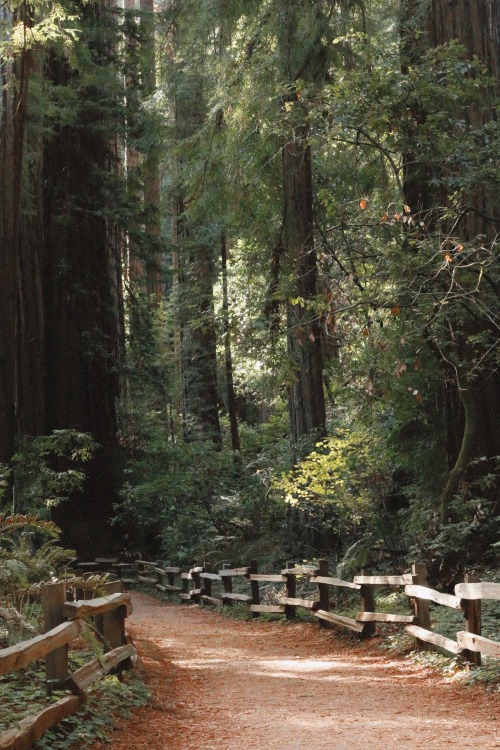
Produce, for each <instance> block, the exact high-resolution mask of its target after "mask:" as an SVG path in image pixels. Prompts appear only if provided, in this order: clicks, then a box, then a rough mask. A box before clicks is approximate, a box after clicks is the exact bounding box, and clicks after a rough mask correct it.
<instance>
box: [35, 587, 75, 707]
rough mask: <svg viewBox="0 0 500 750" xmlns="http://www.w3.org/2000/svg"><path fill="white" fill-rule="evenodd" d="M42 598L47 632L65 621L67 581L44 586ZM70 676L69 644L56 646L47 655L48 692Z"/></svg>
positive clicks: (46, 675)
mask: <svg viewBox="0 0 500 750" xmlns="http://www.w3.org/2000/svg"><path fill="white" fill-rule="evenodd" d="M40 600H41V604H42V610H43V623H44V628H45V632H47V631H48V630H52V628H55V627H57V625H61V623H63V622H64V621H65V617H64V614H63V607H64V604H65V602H66V583H65V581H61V583H49V584H46V585H45V586H42V588H41V592H40ZM67 677H68V645H67V644H66V645H65V646H60V648H56V649H55V650H54V651H52V652H51V653H50V654H47V656H46V657H45V679H46V682H47V693H49V694H50V692H51V690H52V687H57V686H58V685H60V684H61V683H62V682H64V680H66V679H67Z"/></svg>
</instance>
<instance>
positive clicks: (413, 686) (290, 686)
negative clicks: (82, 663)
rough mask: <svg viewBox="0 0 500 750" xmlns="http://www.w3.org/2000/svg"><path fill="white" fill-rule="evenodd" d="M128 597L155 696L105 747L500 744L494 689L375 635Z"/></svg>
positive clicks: (273, 749) (381, 748) (317, 748)
mask: <svg viewBox="0 0 500 750" xmlns="http://www.w3.org/2000/svg"><path fill="white" fill-rule="evenodd" d="M133 604H134V614H133V616H132V617H131V618H130V621H129V628H130V631H131V632H132V634H133V636H134V640H135V642H136V645H137V647H138V650H139V657H140V663H141V667H140V669H141V672H142V674H143V676H144V678H145V680H146V681H147V682H148V683H149V685H150V687H151V689H152V692H153V703H152V705H150V706H148V707H146V708H143V709H138V710H137V711H136V714H135V718H134V720H132V721H129V722H125V723H122V724H121V725H119V727H118V729H117V730H116V731H115V732H114V733H113V738H112V739H113V741H112V745H111V749H112V750H125V749H126V750H278V749H279V750H361V749H362V748H367V750H368V748H369V750H395V749H396V748H398V750H418V749H419V748H422V749H423V748H425V749H426V750H429V749H431V748H435V749H436V750H437V749H438V748H439V750H443V749H444V748H447V747H450V748H451V747H454V748H459V749H460V750H462V749H463V748H475V750H492V749H493V748H500V725H499V722H498V719H499V718H500V697H499V696H498V695H496V696H491V695H488V694H486V693H485V692H484V691H483V690H480V689H477V690H476V689H473V690H470V689H467V690H465V689H464V688H463V687H462V686H460V685H457V684H454V683H450V682H446V681H445V680H442V679H441V678H439V677H437V676H436V675H435V674H431V673H430V672H429V670H426V669H423V668H420V667H418V666H415V665H411V664H409V663H406V662H405V661H403V660H399V659H391V658H388V657H387V656H385V655H384V654H382V653H381V652H380V650H378V649H377V648H376V647H375V646H373V645H372V644H359V645H354V646H352V647H349V648H346V645H345V643H342V641H341V639H338V637H336V634H335V632H334V631H333V630H320V629H319V628H317V627H316V626H314V625H312V624H306V623H293V624H290V623H287V624H285V625H284V624H281V623H279V622H274V623H273V622H258V621H253V622H239V621H234V620H230V619H228V618H225V617H222V616H220V615H217V614H215V613H213V612H209V611H206V610H205V609H201V608H198V607H188V606H186V607H182V606H179V605H169V604H165V603H162V602H160V601H157V600H155V599H152V598H150V597H147V596H144V595H141V594H133ZM102 747H108V748H109V747H110V746H109V745H107V746H104V745H103V746H102ZM100 748H101V746H95V747H94V748H93V750H100Z"/></svg>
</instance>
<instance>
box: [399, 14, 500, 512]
mask: <svg viewBox="0 0 500 750" xmlns="http://www.w3.org/2000/svg"><path fill="white" fill-rule="evenodd" d="M414 6H415V3H414V2H413V0H409V2H408V3H407V4H406V7H407V11H408V16H411V13H412V12H413V11H414ZM424 32H425V33H424V34H423V35H421V37H420V39H419V41H418V43H415V42H414V43H413V47H412V45H411V42H410V43H408V41H407V42H406V44H404V45H403V47H404V48H405V49H406V61H407V63H408V64H416V65H418V64H419V63H420V62H421V61H422V60H421V56H422V53H423V52H425V51H426V50H429V49H432V48H434V47H437V46H441V45H447V44H448V43H450V42H453V41H457V42H459V43H460V44H461V45H463V47H464V48H465V56H466V58H467V59H468V60H473V59H474V58H476V59H477V60H479V61H480V62H481V63H483V64H484V66H485V68H486V70H487V72H488V73H489V75H490V76H491V80H492V84H491V88H490V91H489V94H488V96H491V99H490V101H491V102H493V101H494V100H495V98H497V97H498V95H499V92H500V6H499V4H498V2H497V1H496V0H478V2H474V3H471V2H469V0H455V1H454V2H448V0H432V2H431V3H430V5H429V7H428V12H427V19H426V25H425V30H424ZM486 98H487V97H485V102H484V104H485V105H486V106H483V107H479V106H470V107H468V108H467V109H462V111H460V110H459V111H458V112H457V116H459V117H461V118H462V119H463V121H464V122H465V123H466V126H467V127H468V128H469V130H470V131H471V132H473V131H474V130H475V129H480V128H481V127H482V126H483V125H484V124H486V123H487V122H488V121H489V120H492V119H494V118H495V114H494V111H493V107H492V108H488V105H487V102H486ZM418 125H419V121H418V119H417V127H418ZM424 161H425V157H424ZM424 166H425V165H424ZM440 170H441V171H440ZM425 172H427V174H425ZM433 174H434V176H435V177H436V178H437V180H438V181H439V179H441V178H442V177H443V176H444V166H443V165H440V166H437V167H436V166H433V167H432V169H429V170H425V169H422V164H421V165H420V171H418V170H417V168H416V167H415V164H414V163H412V159H411V158H410V159H407V162H406V164H405V191H406V200H407V202H408V203H409V205H410V206H411V208H412V211H413V212H414V213H415V214H416V216H417V217H420V215H421V216H423V217H424V219H425V221H426V222H427V224H428V227H429V229H430V230H431V231H432V230H434V229H438V228H439V229H440V230H441V232H442V235H441V236H444V237H446V236H448V237H450V240H451V241H452V244H453V245H456V246H458V245H459V244H461V246H462V245H463V246H465V247H466V248H467V251H468V252H469V254H470V255H469V257H470V258H471V259H472V260H473V261H474V262H473V263H471V264H470V265H471V266H472V267H473V268H475V269H476V270H470V268H467V267H465V268H463V269H461V268H460V267H458V268H457V269H456V271H455V270H454V269H453V273H454V274H455V283H456V285H457V286H456V287H455V289H456V290H457V292H456V294H457V296H458V298H459V302H458V303H457V304H456V305H455V307H454V308H453V309H451V308H450V312H449V313H448V317H447V319H446V321H445V329H446V332H445V330H443V336H444V338H447V342H446V349H447V353H448V356H447V359H448V362H449V363H451V364H452V366H453V367H452V368H451V369H452V371H453V372H454V373H455V378H456V387H457V390H458V394H459V397H460V400H461V403H462V407H463V414H464V421H463V424H461V420H460V419H458V420H457V419H456V420H454V421H455V425H454V426H455V427H462V432H461V435H460V436H458V443H459V448H458V452H457V453H456V458H455V460H454V463H453V466H452V468H451V470H450V472H449V475H448V479H447V481H446V483H445V487H444V490H443V492H442V495H441V519H442V521H443V523H446V522H447V521H449V520H450V504H451V502H452V500H453V498H454V496H455V495H456V494H457V492H459V491H460V490H461V489H464V490H465V488H466V484H467V482H469V481H470V480H474V479H478V478H480V477H481V474H482V473H483V472H484V471H486V472H487V471H491V470H492V469H493V460H494V456H497V455H499V454H500V428H499V427H498V420H497V419H496V418H495V416H494V415H495V414H496V413H497V411H496V410H497V409H498V408H499V406H500V377H499V374H498V368H497V362H496V361H495V357H494V350H495V347H494V344H493V342H495V341H496V339H497V330H496V328H495V325H494V322H493V320H492V317H491V315H489V310H492V309H495V310H496V309H498V286H497V283H496V281H495V279H492V280H491V281H488V282H485V281H484V279H482V270H479V271H478V270H477V269H482V267H483V266H484V263H485V259H487V256H488V253H489V252H490V251H491V252H493V251H494V247H495V245H496V244H497V242H498V231H499V227H500V207H499V203H498V195H497V191H496V185H495V182H494V181H491V182H488V180H483V181H482V183H481V184H480V185H472V186H471V187H469V186H467V185H466V184H465V187H464V188H463V189H462V192H461V194H460V195H459V196H458V204H456V205H457V206H458V209H459V210H460V211H461V220H460V221H459V222H456V227H455V229H454V231H453V235H452V234H451V232H452V227H451V225H450V222H449V220H448V219H446V218H445V219H442V218H441V219H440V216H439V215H440V214H441V213H442V212H443V209H444V207H446V206H447V205H449V204H451V202H452V199H453V200H455V201H456V200H457V197H456V196H450V195H447V194H446V190H445V183H444V182H443V183H442V186H441V188H440V190H439V191H438V192H436V188H435V185H433V184H432V182H431V178H432V175H433ZM429 197H431V199H432V201H431V204H429ZM429 216H430V217H431V219H430V220H429ZM449 262H450V264H451V263H453V262H454V260H453V259H450V261H449ZM491 272H492V273H493V274H495V273H496V271H495V269H494V268H493V270H492V271H491ZM451 273H452V271H451V270H450V276H451ZM439 291H440V290H435V292H437V293H439ZM441 291H442V290H441ZM476 302H477V303H478V304H476ZM454 442H455V440H449V444H452V443H454ZM480 457H481V458H483V457H484V458H485V459H486V462H485V463H484V469H483V472H481V471H478V470H477V469H474V470H471V462H472V461H473V460H474V459H477V458H480ZM495 491H496V490H495ZM489 494H490V495H491V496H493V494H494V493H491V492H490V493H489Z"/></svg>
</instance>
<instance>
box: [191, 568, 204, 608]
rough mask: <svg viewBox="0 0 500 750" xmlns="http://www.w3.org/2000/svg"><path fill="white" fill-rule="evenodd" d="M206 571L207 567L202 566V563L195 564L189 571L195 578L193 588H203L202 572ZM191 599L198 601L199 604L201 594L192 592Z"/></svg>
mask: <svg viewBox="0 0 500 750" xmlns="http://www.w3.org/2000/svg"><path fill="white" fill-rule="evenodd" d="M204 571H205V568H202V567H201V566H200V565H194V566H193V567H192V568H191V570H190V571H189V572H190V573H191V578H192V579H193V589H195V590H199V589H201V578H200V573H203V572H204ZM191 601H193V602H196V603H197V604H199V602H200V595H199V594H191Z"/></svg>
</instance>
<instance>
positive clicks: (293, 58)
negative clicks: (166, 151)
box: [279, 0, 326, 439]
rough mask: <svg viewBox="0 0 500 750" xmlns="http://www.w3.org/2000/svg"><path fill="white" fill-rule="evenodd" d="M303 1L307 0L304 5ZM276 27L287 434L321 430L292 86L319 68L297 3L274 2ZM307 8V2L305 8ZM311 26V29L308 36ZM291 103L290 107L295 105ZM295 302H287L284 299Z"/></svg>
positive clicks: (308, 216)
mask: <svg viewBox="0 0 500 750" xmlns="http://www.w3.org/2000/svg"><path fill="white" fill-rule="evenodd" d="M308 5H309V4H308ZM279 10H280V21H281V24H282V30H281V34H280V37H279V43H280V58H281V66H282V73H283V77H284V80H285V82H286V85H287V88H288V94H287V96H286V97H285V101H284V111H285V112H287V111H292V110H294V111H295V112H296V113H298V115H297V124H296V125H295V127H294V129H293V131H292V132H290V134H289V135H288V136H287V137H286V141H285V143H284V145H283V149H282V159H283V166H282V169H283V226H282V244H283V263H282V265H283V266H284V268H285V269H286V272H287V273H288V274H292V275H293V283H292V285H291V288H290V289H289V291H288V301H287V325H288V333H287V342H288V353H289V356H290V360H291V366H292V371H293V372H292V377H293V382H292V383H291V384H290V386H289V414H290V426H291V434H292V438H294V439H297V438H300V437H302V436H307V435H316V436H317V437H321V436H323V435H324V434H325V432H326V411H325V397H324V386H323V352H322V346H321V330H320V325H319V321H318V316H317V314H316V312H315V304H314V302H315V299H316V295H317V292H318V289H317V286H318V269H317V259H316V252H315V247H314V222H313V186H312V165H311V148H310V145H309V132H308V127H307V125H306V124H305V122H306V115H307V113H306V112H305V111H304V107H303V104H302V103H301V102H300V100H299V99H300V97H299V95H298V92H297V89H296V81H297V79H298V78H305V79H306V80H308V81H309V82H314V81H315V80H316V79H317V78H318V77H320V76H321V74H322V71H323V64H324V59H323V54H322V49H321V44H320V43H319V45H318V42H317V41H315V42H314V43H313V44H312V47H311V50H308V51H307V52H306V56H305V57H304V56H303V53H302V47H303V40H302V41H301V37H300V35H299V33H298V26H299V18H300V14H301V12H302V3H301V2H298V1H297V0H282V1H281V2H280V3H279ZM309 10H310V11H311V10H312V6H311V7H310V8H309ZM316 31H317V29H311V30H310V32H311V35H312V37H313V38H314V37H315V34H316ZM295 108H296V109H295ZM291 299H292V300H297V301H290V300H291Z"/></svg>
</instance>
